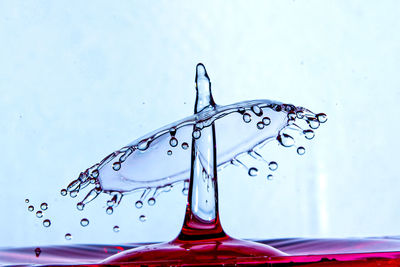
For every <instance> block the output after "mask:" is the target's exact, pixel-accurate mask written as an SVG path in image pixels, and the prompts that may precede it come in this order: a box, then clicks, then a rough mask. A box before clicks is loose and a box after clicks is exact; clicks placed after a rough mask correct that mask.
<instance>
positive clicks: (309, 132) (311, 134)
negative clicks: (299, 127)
mask: <svg viewBox="0 0 400 267" xmlns="http://www.w3.org/2000/svg"><path fill="white" fill-rule="evenodd" d="M303 134H304V135H305V137H306V138H307V139H308V140H311V139H313V138H314V136H315V133H314V131H313V130H304V131H303Z"/></svg>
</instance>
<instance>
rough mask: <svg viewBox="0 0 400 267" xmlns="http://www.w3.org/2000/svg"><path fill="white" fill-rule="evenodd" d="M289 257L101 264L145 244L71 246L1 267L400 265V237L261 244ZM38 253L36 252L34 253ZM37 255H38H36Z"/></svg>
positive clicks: (9, 255) (11, 251) (0, 259)
mask: <svg viewBox="0 0 400 267" xmlns="http://www.w3.org/2000/svg"><path fill="white" fill-rule="evenodd" d="M257 243H261V244H267V245H269V246H272V247H274V248H276V249H278V250H280V251H282V252H284V253H286V254H288V255H287V256H273V257H263V256H254V257H237V258H231V259H228V258H227V259H225V260H214V261H210V260H209V261H203V262H201V261H197V262H192V264H183V263H182V262H181V261H179V260H175V261H168V260H164V261H157V260H156V259H153V260H152V263H149V262H135V263H127V262H125V263H120V264H118V263H114V264H105V263H101V264H100V262H102V261H104V259H106V258H108V257H110V256H112V255H115V254H119V253H121V252H123V251H126V250H128V249H132V248H136V247H138V246H140V245H146V244H126V245H122V246H115V245H71V246H49V247H41V248H40V254H39V253H38V250H36V249H37V248H36V247H27V248H3V249H0V264H1V265H5V266H16V265H18V266H32V265H39V266H68V265H73V266H207V265H209V266H222V265H224V266H234V265H239V266H247V265H254V266H257V265H262V266H300V265H301V266H400V238H399V237H386V238H362V239H360V238H348V239H303V238H289V239H274V240H265V241H258V242H257ZM35 250H36V252H35ZM36 254H39V255H38V256H36Z"/></svg>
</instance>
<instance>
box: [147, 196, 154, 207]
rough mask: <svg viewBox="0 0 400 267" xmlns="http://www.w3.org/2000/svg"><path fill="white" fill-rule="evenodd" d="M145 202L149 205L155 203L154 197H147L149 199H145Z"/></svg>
mask: <svg viewBox="0 0 400 267" xmlns="http://www.w3.org/2000/svg"><path fill="white" fill-rule="evenodd" d="M147 203H148V204H149V205H150V206H154V204H156V199H155V198H154V197H151V198H149V199H148V200H147Z"/></svg>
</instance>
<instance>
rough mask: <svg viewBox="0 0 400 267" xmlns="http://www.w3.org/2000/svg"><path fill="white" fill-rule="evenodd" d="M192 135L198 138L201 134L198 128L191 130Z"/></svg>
mask: <svg viewBox="0 0 400 267" xmlns="http://www.w3.org/2000/svg"><path fill="white" fill-rule="evenodd" d="M192 136H193V138H194V139H199V138H200V136H201V132H200V130H199V129H195V130H194V131H193V133H192Z"/></svg>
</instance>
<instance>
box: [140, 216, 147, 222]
mask: <svg viewBox="0 0 400 267" xmlns="http://www.w3.org/2000/svg"><path fill="white" fill-rule="evenodd" d="M139 220H140V221H141V222H145V221H146V220H147V217H146V216H145V215H140V216H139Z"/></svg>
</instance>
